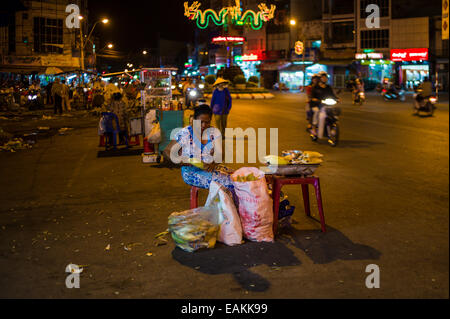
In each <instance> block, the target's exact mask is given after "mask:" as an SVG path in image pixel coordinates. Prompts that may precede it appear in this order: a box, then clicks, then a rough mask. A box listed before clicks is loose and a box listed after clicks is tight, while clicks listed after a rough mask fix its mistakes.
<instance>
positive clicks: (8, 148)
mask: <svg viewBox="0 0 450 319" xmlns="http://www.w3.org/2000/svg"><path fill="white" fill-rule="evenodd" d="M31 147H32V146H31V145H30V144H27V143H26V142H24V141H23V139H21V138H13V139H12V140H10V141H8V142H7V143H5V144H3V145H2V146H0V151H5V152H12V153H14V152H16V151H17V150H24V149H29V148H31Z"/></svg>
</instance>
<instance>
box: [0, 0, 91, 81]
mask: <svg viewBox="0 0 450 319" xmlns="http://www.w3.org/2000/svg"><path fill="white" fill-rule="evenodd" d="M12 3H13V5H11V7H10V8H8V10H7V11H6V12H4V13H3V14H2V22H3V23H2V24H0V72H11V73H21V74H32V73H39V72H43V71H45V69H46V68H48V67H57V68H59V69H61V70H63V71H71V70H76V69H79V68H80V49H79V38H80V35H79V34H80V33H79V29H69V28H67V27H66V23H65V22H66V17H67V15H68V13H66V7H67V5H68V4H73V3H74V4H77V5H79V7H80V12H81V13H82V14H83V16H84V17H86V18H85V20H84V21H86V20H87V1H86V0H32V1H11V4H12ZM5 22H6V23H5ZM91 48H92V46H91ZM87 58H88V59H87V61H86V62H87V64H89V62H90V64H93V61H90V60H89V58H91V59H92V56H89V55H87Z"/></svg>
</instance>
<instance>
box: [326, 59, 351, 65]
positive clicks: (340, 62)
mask: <svg viewBox="0 0 450 319" xmlns="http://www.w3.org/2000/svg"><path fill="white" fill-rule="evenodd" d="M353 61H354V60H320V61H319V62H318V63H319V64H324V65H331V66H333V65H336V66H344V65H350V64H352V63H353Z"/></svg>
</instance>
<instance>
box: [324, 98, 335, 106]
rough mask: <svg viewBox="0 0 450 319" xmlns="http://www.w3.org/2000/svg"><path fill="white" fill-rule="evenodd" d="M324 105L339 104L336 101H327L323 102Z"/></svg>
mask: <svg viewBox="0 0 450 319" xmlns="http://www.w3.org/2000/svg"><path fill="white" fill-rule="evenodd" d="M322 103H323V104H325V105H336V103H337V102H336V100H334V99H325V100H323V101H322Z"/></svg>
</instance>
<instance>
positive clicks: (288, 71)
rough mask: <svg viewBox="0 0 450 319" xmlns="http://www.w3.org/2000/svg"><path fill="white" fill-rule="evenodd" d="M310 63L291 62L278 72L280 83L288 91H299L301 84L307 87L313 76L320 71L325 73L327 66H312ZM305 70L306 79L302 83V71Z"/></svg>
mask: <svg viewBox="0 0 450 319" xmlns="http://www.w3.org/2000/svg"><path fill="white" fill-rule="evenodd" d="M312 63H313V62H311V61H305V62H304V63H303V62H293V63H292V64H291V65H289V66H288V67H286V68H284V69H283V70H280V81H279V82H280V83H284V84H285V85H286V87H287V88H289V90H299V89H300V88H301V87H303V84H305V85H309V83H310V82H311V78H312V76H313V75H314V74H316V73H319V72H320V71H325V72H327V66H326V65H323V64H312ZM304 68H305V72H306V79H305V81H303V69H304Z"/></svg>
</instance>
